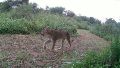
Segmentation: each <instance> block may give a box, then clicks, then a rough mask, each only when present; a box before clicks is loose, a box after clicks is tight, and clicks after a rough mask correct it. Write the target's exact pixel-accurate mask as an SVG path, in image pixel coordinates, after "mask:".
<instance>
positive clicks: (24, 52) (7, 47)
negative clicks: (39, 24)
mask: <svg viewBox="0 0 120 68" xmlns="http://www.w3.org/2000/svg"><path fill="white" fill-rule="evenodd" d="M78 33H79V35H78V36H77V37H72V38H71V39H73V40H74V41H73V42H72V47H70V48H69V45H68V43H67V41H66V42H65V44H64V48H63V49H59V48H60V46H61V40H58V42H57V43H56V46H55V50H54V51H52V50H51V47H52V43H49V44H47V49H46V50H44V49H43V42H44V41H45V40H46V38H44V37H42V36H41V35H39V34H37V35H36V34H32V35H20V34H19V35H18V34H14V35H0V68H3V67H6V68H7V67H8V68H47V67H51V68H60V67H61V64H63V63H64V62H66V61H71V60H72V59H73V58H74V57H76V58H77V59H81V58H82V56H83V55H84V53H85V52H87V51H88V50H94V51H99V50H101V49H103V48H105V47H106V46H107V45H109V42H107V41H105V40H104V39H102V38H100V37H98V36H96V35H94V34H91V33H90V32H89V31H86V30H78Z"/></svg>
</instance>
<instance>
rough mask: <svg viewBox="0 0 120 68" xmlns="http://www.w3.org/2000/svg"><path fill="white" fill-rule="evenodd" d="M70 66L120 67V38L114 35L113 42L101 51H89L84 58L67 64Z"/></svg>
mask: <svg viewBox="0 0 120 68" xmlns="http://www.w3.org/2000/svg"><path fill="white" fill-rule="evenodd" d="M66 66H68V68H119V67H120V40H119V37H118V36H116V37H114V40H113V41H112V44H111V46H110V48H109V47H107V48H106V49H104V50H103V51H100V52H94V51H91V52H88V53H86V54H85V56H84V58H83V59H82V60H75V61H73V62H72V63H71V64H68V65H66Z"/></svg>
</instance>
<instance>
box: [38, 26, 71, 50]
mask: <svg viewBox="0 0 120 68" xmlns="http://www.w3.org/2000/svg"><path fill="white" fill-rule="evenodd" d="M40 34H41V35H42V36H44V37H47V38H48V40H46V41H45V42H44V46H43V47H44V49H46V44H47V43H50V42H53V45H52V50H53V49H54V47H55V43H56V41H57V40H59V39H62V46H61V48H63V43H64V41H65V39H66V40H67V41H68V43H69V45H70V47H71V41H70V34H69V33H68V32H67V31H64V30H62V29H50V28H48V27H47V28H44V29H43V30H42V31H41V33H40Z"/></svg>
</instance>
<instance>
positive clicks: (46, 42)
mask: <svg viewBox="0 0 120 68" xmlns="http://www.w3.org/2000/svg"><path fill="white" fill-rule="evenodd" d="M50 42H51V39H48V40H46V41H45V42H44V45H43V48H44V49H46V44H48V43H50Z"/></svg>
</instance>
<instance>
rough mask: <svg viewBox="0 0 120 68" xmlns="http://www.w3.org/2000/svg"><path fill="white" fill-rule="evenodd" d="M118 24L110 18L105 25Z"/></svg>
mask: <svg viewBox="0 0 120 68" xmlns="http://www.w3.org/2000/svg"><path fill="white" fill-rule="evenodd" d="M116 23H117V22H116V21H115V20H114V19H113V18H109V19H107V20H106V22H105V24H116Z"/></svg>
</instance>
